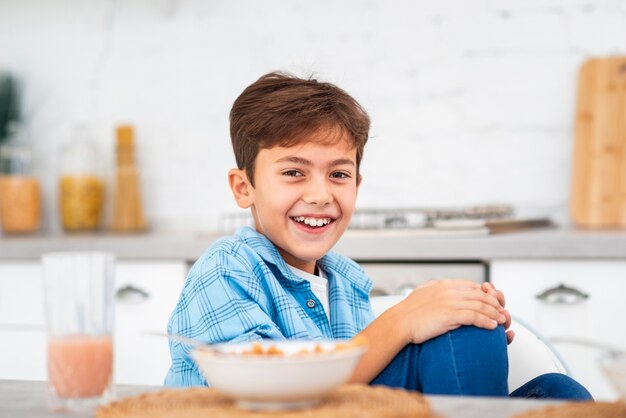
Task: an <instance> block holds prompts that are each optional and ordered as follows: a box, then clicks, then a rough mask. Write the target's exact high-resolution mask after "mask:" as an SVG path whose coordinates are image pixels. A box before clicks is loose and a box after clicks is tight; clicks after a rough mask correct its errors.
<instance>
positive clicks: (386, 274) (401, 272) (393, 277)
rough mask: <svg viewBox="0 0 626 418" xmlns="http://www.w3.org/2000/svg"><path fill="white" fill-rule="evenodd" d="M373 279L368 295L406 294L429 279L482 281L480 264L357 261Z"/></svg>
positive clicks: (483, 273)
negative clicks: (370, 292)
mask: <svg viewBox="0 0 626 418" xmlns="http://www.w3.org/2000/svg"><path fill="white" fill-rule="evenodd" d="M359 264H360V265H361V267H363V270H365V273H366V274H367V275H368V277H369V278H370V279H372V281H373V286H372V296H385V295H406V294H408V293H409V292H410V291H411V290H413V289H414V288H415V287H416V286H417V285H419V284H421V283H424V282H427V281H428V280H432V279H467V280H472V281H475V282H477V283H482V282H483V281H485V278H486V271H485V266H484V265H483V264H481V263H370V262H364V263H359Z"/></svg>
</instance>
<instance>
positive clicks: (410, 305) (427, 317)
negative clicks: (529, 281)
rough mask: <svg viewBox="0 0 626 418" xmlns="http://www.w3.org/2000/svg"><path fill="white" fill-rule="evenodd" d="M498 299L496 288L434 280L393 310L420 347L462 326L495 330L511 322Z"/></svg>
mask: <svg viewBox="0 0 626 418" xmlns="http://www.w3.org/2000/svg"><path fill="white" fill-rule="evenodd" d="M491 290H493V291H494V292H495V295H494V292H491ZM498 297H499V295H498V294H497V292H496V291H495V289H486V290H483V287H482V286H481V285H480V284H478V283H476V282H472V281H469V280H432V281H430V282H427V283H425V284H423V285H421V286H418V287H417V288H415V290H413V292H411V294H410V295H409V296H407V297H406V299H404V300H403V301H402V302H400V303H398V304H397V305H396V306H395V307H394V308H395V313H396V314H397V318H399V319H400V321H402V324H400V325H401V328H400V329H401V330H402V331H403V332H407V340H408V341H407V342H411V343H414V344H420V343H423V342H424V341H427V340H429V339H431V338H434V337H437V336H439V335H441V334H444V333H446V332H448V331H451V330H454V329H456V328H459V327H460V326H461V325H474V326H477V327H480V328H486V329H494V328H496V327H497V326H498V324H505V323H506V322H507V321H508V322H510V316H508V313H507V314H505V312H506V311H505V310H504V308H503V307H502V303H501V302H500V301H499V300H498ZM503 299H504V296H502V300H503ZM503 301H504V300H503ZM507 339H508V335H507Z"/></svg>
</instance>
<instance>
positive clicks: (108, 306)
mask: <svg viewBox="0 0 626 418" xmlns="http://www.w3.org/2000/svg"><path fill="white" fill-rule="evenodd" d="M42 266H43V282H44V300H45V305H46V306H45V313H46V327H47V332H48V394H49V396H48V401H49V404H50V407H51V409H53V410H66V411H82V410H92V409H94V408H95V407H96V406H97V405H99V404H102V403H106V402H107V401H109V400H110V399H112V397H113V321H114V300H113V286H114V266H115V260H114V257H113V255H112V254H108V253H103V252H58V253H46V254H44V255H43V256H42Z"/></svg>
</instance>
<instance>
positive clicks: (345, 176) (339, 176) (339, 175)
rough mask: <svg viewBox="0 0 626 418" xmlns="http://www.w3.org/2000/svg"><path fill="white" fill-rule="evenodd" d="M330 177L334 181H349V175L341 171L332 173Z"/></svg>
mask: <svg viewBox="0 0 626 418" xmlns="http://www.w3.org/2000/svg"><path fill="white" fill-rule="evenodd" d="M330 177H332V178H334V179H349V178H350V177H351V176H350V174H349V173H346V172H343V171H335V172H334V173H332V174H331V175H330Z"/></svg>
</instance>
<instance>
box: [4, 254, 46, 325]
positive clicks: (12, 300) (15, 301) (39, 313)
mask: <svg viewBox="0 0 626 418" xmlns="http://www.w3.org/2000/svg"><path fill="white" fill-rule="evenodd" d="M43 309H44V308H43V287H42V283H41V263H40V262H39V261H38V260H28V261H3V262H2V263H0V326H11V327H22V328H24V327H26V328H39V329H43V323H44V316H43Z"/></svg>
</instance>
